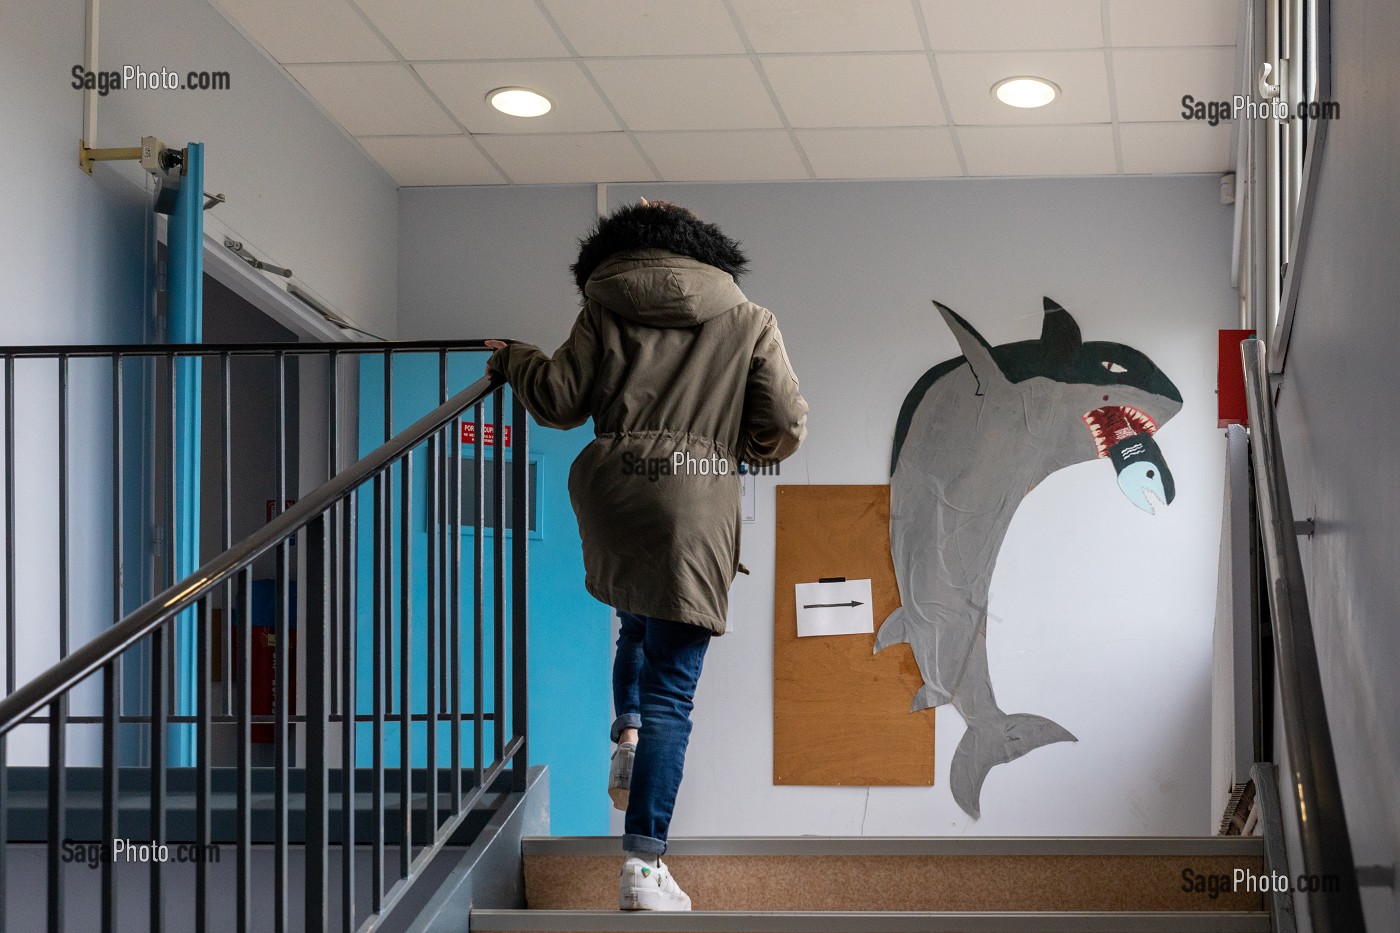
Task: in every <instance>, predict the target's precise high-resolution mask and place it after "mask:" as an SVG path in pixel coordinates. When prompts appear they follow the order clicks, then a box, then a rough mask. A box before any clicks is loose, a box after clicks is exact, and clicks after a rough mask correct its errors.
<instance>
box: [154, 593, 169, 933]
mask: <svg viewBox="0 0 1400 933" xmlns="http://www.w3.org/2000/svg"><path fill="white" fill-rule="evenodd" d="M174 624H175V623H174V621H173V620H172V621H169V622H163V623H161V624H160V625H159V626H158V627H157V628H156V630H155V631H153V632H152V633H151V722H150V727H151V735H150V739H151V742H150V745H151V758H150V771H151V819H150V826H149V833H148V838H149V839H150V841H151V844H152V845H164V843H165V797H166V788H165V778H166V773H165V743H166V734H165V730H166V708H165V705H166V702H167V699H168V690H167V687H168V681H167V674H168V666H167V662H168V660H169V655H168V654H167V653H166V645H165V643H166V640H167V638H168V636H169V633H168V632H166V626H168V625H169V626H173V625H174ZM150 880H151V892H150V907H151V929H152V930H155V931H161V930H164V929H165V895H164V888H163V886H162V883H161V882H162V880H163V879H162V876H161V864H160V862H159V861H158V860H156V859H152V860H151V873H150Z"/></svg>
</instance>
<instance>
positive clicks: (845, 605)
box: [802, 599, 865, 609]
mask: <svg viewBox="0 0 1400 933" xmlns="http://www.w3.org/2000/svg"><path fill="white" fill-rule="evenodd" d="M864 605H865V603H863V602H861V601H860V600H856V599H853V600H851V601H850V602H848V603H809V604H808V605H806V606H803V607H802V608H803V609H854V608H855V607H857V606H864Z"/></svg>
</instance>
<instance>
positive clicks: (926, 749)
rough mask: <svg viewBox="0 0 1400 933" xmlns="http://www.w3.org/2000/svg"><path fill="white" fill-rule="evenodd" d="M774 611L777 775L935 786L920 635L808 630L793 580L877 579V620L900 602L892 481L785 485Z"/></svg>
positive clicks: (797, 780) (793, 780)
mask: <svg viewBox="0 0 1400 933" xmlns="http://www.w3.org/2000/svg"><path fill="white" fill-rule="evenodd" d="M777 490H778V493H777V495H778V507H777V537H778V541H777V559H776V562H775V568H774V571H775V572H774V578H775V579H774V589H775V592H774V597H775V598H774V603H773V606H774V610H773V621H774V629H773V783H774V784H836V785H859V786H865V785H898V786H919V785H925V786H926V785H931V784H933V719H934V711H933V710H931V709H927V710H921V711H919V712H917V713H911V712H909V704H910V703H911V702H912V701H913V699H914V693H915V691H917V690H918V689H919V686H920V684H922V683H923V681H922V680H921V679H920V677H919V670H918V667H917V666H916V665H915V663H914V656H913V655H912V654H911V653H910V651H909V646H908V645H894V646H892V647H889V648H886V649H885V650H884V651H882V652H880V653H879V654H874V653H873V649H874V646H875V636H874V635H873V634H871V635H818V636H811V637H807V638H798V637H797V604H796V599H795V597H794V593H793V586H794V585H796V584H798V583H815V582H817V581H818V580H821V579H822V578H827V577H845V578H846V579H848V580H864V579H869V580H870V587H871V594H872V597H873V602H874V605H873V610H874V616H875V627H876V629H877V630H878V629H879V627H880V623H882V622H883V621H884V620H885V618H886V617H888V616H889V614H890V613H891V612H893V611H894V610H895V609H896V608H898V607H899V591H898V588H897V587H896V585H895V579H894V565H893V564H892V563H891V561H890V494H889V493H890V488H889V486H779V487H777Z"/></svg>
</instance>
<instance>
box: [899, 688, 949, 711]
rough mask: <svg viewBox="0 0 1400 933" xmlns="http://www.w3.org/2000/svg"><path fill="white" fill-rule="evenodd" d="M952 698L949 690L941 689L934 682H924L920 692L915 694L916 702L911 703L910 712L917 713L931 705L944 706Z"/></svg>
mask: <svg viewBox="0 0 1400 933" xmlns="http://www.w3.org/2000/svg"><path fill="white" fill-rule="evenodd" d="M952 699H953V698H952V697H951V696H949V695H948V693H947V691H944V690H940V689H938V688H937V687H935V686H934V685H933V684H924V685H923V686H922V687H920V688H919V692H918V693H915V694H914V702H913V703H911V704H910V705H909V712H911V713H917V712H918V711H919V710H921V709H928V708H929V707H930V706H942V705H943V704H944V703H947V702H948V701H950V700H952Z"/></svg>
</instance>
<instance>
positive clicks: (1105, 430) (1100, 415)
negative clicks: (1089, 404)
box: [1080, 405, 1157, 458]
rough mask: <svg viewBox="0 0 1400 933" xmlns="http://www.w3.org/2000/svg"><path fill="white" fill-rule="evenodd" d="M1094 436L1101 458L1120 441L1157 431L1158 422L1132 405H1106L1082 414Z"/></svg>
mask: <svg viewBox="0 0 1400 933" xmlns="http://www.w3.org/2000/svg"><path fill="white" fill-rule="evenodd" d="M1080 417H1081V419H1082V420H1083V421H1084V424H1085V425H1086V426H1087V427H1088V428H1089V433H1090V434H1092V435H1093V437H1094V447H1095V449H1097V450H1098V454H1099V457H1100V458H1103V457H1107V456H1108V451H1109V449H1110V448H1112V447H1113V445H1114V444H1117V443H1118V442H1119V441H1121V440H1123V439H1125V438H1129V437H1134V436H1136V435H1138V434H1146V435H1148V436H1151V435H1153V434H1156V433H1157V422H1156V421H1153V420H1152V418H1151V416H1149V415H1147V414H1146V413H1144V412H1142V411H1139V410H1138V409H1136V408H1133V407H1132V406H1131V405H1105V406H1104V407H1103V408H1096V409H1094V410H1093V411H1088V412H1085V413H1084V414H1083V415H1081V416H1080Z"/></svg>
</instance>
